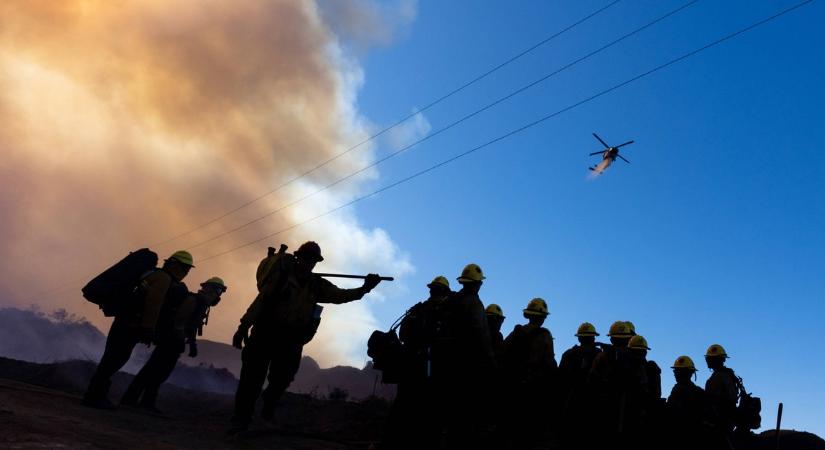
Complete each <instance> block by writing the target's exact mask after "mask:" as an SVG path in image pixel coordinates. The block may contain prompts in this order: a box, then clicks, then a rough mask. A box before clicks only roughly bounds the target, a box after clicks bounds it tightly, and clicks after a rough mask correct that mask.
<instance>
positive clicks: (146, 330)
mask: <svg viewBox="0 0 825 450" xmlns="http://www.w3.org/2000/svg"><path fill="white" fill-rule="evenodd" d="M137 331H138V342H140V343H141V344H146V345H150V344H151V343H152V341H154V340H155V329H154V328H150V327H140V328H138V330H137Z"/></svg>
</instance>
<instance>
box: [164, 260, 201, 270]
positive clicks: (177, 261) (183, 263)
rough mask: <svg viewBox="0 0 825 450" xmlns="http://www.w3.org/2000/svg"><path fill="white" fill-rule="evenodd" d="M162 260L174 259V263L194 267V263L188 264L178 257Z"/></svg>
mask: <svg viewBox="0 0 825 450" xmlns="http://www.w3.org/2000/svg"><path fill="white" fill-rule="evenodd" d="M164 261H175V262H176V263H178V264H182V265H184V266H186V267H191V268H193V269H194V268H195V265H194V264H189V263H188V262H184V261H181V260H179V259H178V258H169V259H165V260H164Z"/></svg>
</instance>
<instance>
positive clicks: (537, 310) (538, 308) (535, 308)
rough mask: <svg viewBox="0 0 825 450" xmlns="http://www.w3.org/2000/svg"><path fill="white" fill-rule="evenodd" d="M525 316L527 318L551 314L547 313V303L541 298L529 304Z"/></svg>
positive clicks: (525, 309)
mask: <svg viewBox="0 0 825 450" xmlns="http://www.w3.org/2000/svg"><path fill="white" fill-rule="evenodd" d="M523 311H524V315H527V316H546V315H548V314H550V312H549V311H547V302H545V301H544V299H541V298H538V297H536V298H534V299H532V300H530V303H528V304H527V308H524V310H523Z"/></svg>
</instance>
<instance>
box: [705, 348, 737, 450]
mask: <svg viewBox="0 0 825 450" xmlns="http://www.w3.org/2000/svg"><path fill="white" fill-rule="evenodd" d="M726 359H728V353H727V352H726V351H725V348H724V347H722V346H721V345H719V344H713V345H711V346H710V347H708V350H707V352H705V362H706V363H707V365H708V368H709V369H711V370H712V371H713V373H712V374H711V375H710V378H708V380H707V381H706V382H705V392H706V393H707V396H708V401H709V402H710V408H711V411H712V414H713V422H714V432H715V434H716V436H717V438H718V439H721V440H729V439H730V438H731V436H732V434H733V428H734V426H735V425H736V402H737V400H738V399H739V385H738V383H737V379H736V375H735V374H734V373H733V370H731V369H730V368H728V367H725V360H726Z"/></svg>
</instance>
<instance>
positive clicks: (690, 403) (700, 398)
mask: <svg viewBox="0 0 825 450" xmlns="http://www.w3.org/2000/svg"><path fill="white" fill-rule="evenodd" d="M671 368H672V369H673V377H674V378H675V379H676V384H675V385H674V386H673V389H672V390H671V391H670V396H669V397H668V398H667V407H666V408H667V409H666V411H667V421H668V424H669V427H668V433H669V434H670V435H671V436H679V439H675V440H673V443H674V444H675V445H674V447H675V448H676V449H685V450H687V449H699V448H708V445H707V437H706V434H707V427H706V426H705V422H706V419H707V416H708V402H707V396H706V395H705V391H704V390H702V388H700V387H699V386H696V385H695V384H693V381H692V380H691V378H693V377H694V376H695V375H696V366H695V365H694V364H693V360H692V359H690V357H689V356H680V357H678V358H676V361H675V362H674V363H673V366H672V367H671Z"/></svg>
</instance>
